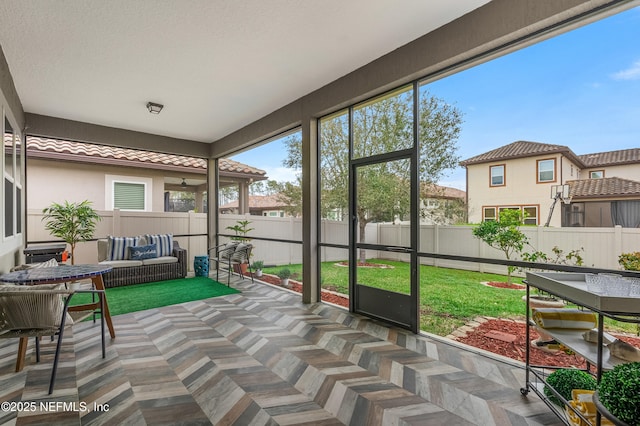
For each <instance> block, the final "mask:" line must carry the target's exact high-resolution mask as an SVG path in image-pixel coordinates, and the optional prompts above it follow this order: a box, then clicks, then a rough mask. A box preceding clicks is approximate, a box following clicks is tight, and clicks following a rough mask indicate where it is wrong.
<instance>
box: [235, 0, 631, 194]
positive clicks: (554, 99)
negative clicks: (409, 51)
mask: <svg viewBox="0 0 640 426" xmlns="http://www.w3.org/2000/svg"><path fill="white" fill-rule="evenodd" d="M639 40H640V7H636V8H634V9H631V10H628V11H626V12H622V13H620V14H617V15H614V16H612V17H609V18H606V19H603V20H600V21H598V22H595V23H593V24H589V25H587V26H584V27H581V28H578V29H576V30H573V31H570V32H568V33H565V34H562V35H560V36H557V37H554V38H552V39H549V40H545V41H542V42H540V43H537V44H535V45H532V46H529V47H527V48H525V49H522V50H519V51H517V52H514V53H511V54H508V55H506V56H503V57H500V58H498V59H494V60H492V61H489V62H486V63H484V64H482V65H479V66H476V67H473V68H471V69H468V70H466V71H463V72H460V73H458V74H455V75H452V76H449V77H446V78H443V79H441V80H439V81H436V82H433V83H430V84H429V85H428V86H427V88H428V90H429V92H430V93H431V94H432V95H435V96H437V97H439V98H442V99H444V100H445V101H447V102H449V103H452V104H454V105H456V106H457V107H458V108H459V109H460V110H461V111H462V113H463V115H464V123H463V124H462V132H461V135H460V139H459V143H458V145H459V151H458V153H459V155H460V157H461V159H466V158H469V157H473V156H475V155H477V154H480V153H483V152H486V151H489V150H492V149H495V148H497V147H500V146H503V145H506V144H509V143H511V142H514V141H517V140H528V141H535V142H543V143H551V144H559V145H566V146H568V147H569V148H571V149H572V150H573V151H574V152H575V153H576V154H587V153H591V152H602V151H612V150H617V149H625V148H638V147H640V43H638V41H639ZM285 155H286V153H285V151H284V149H283V147H282V146H281V144H279V143H271V144H269V145H267V146H264V147H261V148H258V149H254V150H251V151H248V152H246V153H243V154H240V155H238V156H234V157H232V158H234V159H235V160H237V161H241V162H243V163H246V164H250V165H252V166H254V167H258V168H261V169H264V170H266V171H267V174H268V176H269V177H270V178H271V179H275V180H279V181H282V180H292V176H293V174H292V173H291V171H289V170H286V169H285V168H284V167H282V159H283V158H284V156H285ZM440 183H441V184H443V185H448V186H453V187H456V188H460V189H465V188H464V185H465V173H464V169H462V168H459V169H456V170H453V171H450V172H449V173H448V175H447V176H445V177H444V178H443V179H442V180H441V182H440Z"/></svg>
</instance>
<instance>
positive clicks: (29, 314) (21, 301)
mask: <svg viewBox="0 0 640 426" xmlns="http://www.w3.org/2000/svg"><path fill="white" fill-rule="evenodd" d="M76 293H93V294H95V295H97V296H98V299H99V304H98V309H99V313H100V319H101V324H100V327H101V330H100V332H101V335H102V358H105V356H106V349H105V338H104V318H103V316H102V309H103V306H104V290H75V291H74V290H66V289H64V287H63V285H53V286H51V285H34V286H26V285H16V286H14V285H0V339H8V338H19V339H20V343H19V346H18V362H17V364H16V370H17V371H19V369H21V367H22V362H24V357H25V354H26V351H27V342H28V338H29V337H34V338H35V343H36V362H40V338H41V337H42V336H52V339H53V337H54V336H57V337H58V342H57V344H56V352H55V356H54V359H53V368H52V371H51V380H50V381H49V394H51V393H52V392H53V387H54V384H55V380H56V371H57V368H58V361H59V358H60V349H61V346H62V338H63V335H64V330H65V328H66V327H70V326H72V325H73V324H74V323H76V322H79V321H82V320H83V319H85V318H87V317H89V316H91V315H95V314H96V313H97V312H96V311H95V310H87V311H78V310H73V307H72V306H69V302H70V301H71V298H72V296H73V295H74V294H76ZM94 320H95V317H94Z"/></svg>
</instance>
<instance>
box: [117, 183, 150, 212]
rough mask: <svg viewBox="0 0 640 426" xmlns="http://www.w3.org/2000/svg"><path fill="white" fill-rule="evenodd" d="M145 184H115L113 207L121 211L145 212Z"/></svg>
mask: <svg viewBox="0 0 640 426" xmlns="http://www.w3.org/2000/svg"><path fill="white" fill-rule="evenodd" d="M144 198H145V197H144V184H142V183H126V182H114V183H113V207H114V208H116V209H121V210H144Z"/></svg>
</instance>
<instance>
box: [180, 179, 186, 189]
mask: <svg viewBox="0 0 640 426" xmlns="http://www.w3.org/2000/svg"><path fill="white" fill-rule="evenodd" d="M180 186H181V187H183V188H184V187H186V186H187V181H186V180H185V178H182V183H181V184H180Z"/></svg>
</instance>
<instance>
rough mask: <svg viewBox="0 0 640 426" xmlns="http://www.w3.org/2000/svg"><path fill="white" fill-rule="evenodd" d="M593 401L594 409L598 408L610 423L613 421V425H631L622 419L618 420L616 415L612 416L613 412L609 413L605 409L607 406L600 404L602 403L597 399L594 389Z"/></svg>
mask: <svg viewBox="0 0 640 426" xmlns="http://www.w3.org/2000/svg"><path fill="white" fill-rule="evenodd" d="M593 403H594V404H595V406H596V409H597V410H598V412H600V414H601V415H602V417H604V418H605V419H607V420H610V421H611V423H613V424H614V425H617V426H631V425H630V424H629V423H626V422H623V421H622V420H618V418H617V417H616V416H614V415H613V414H611V413H610V412H609V410H607V407H605V406H604V405H602V403H601V402H600V399H598V391H596V392H595V393H594V394H593Z"/></svg>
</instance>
